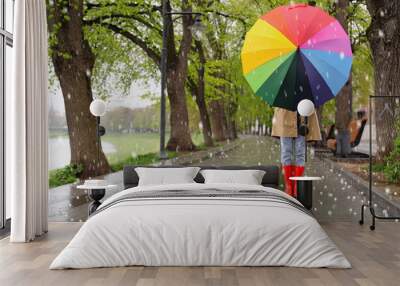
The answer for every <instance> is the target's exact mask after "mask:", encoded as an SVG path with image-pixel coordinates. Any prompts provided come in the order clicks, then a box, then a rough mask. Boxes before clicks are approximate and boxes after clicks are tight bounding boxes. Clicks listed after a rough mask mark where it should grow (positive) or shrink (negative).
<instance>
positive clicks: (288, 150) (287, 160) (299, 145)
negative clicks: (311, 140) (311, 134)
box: [281, 136, 306, 166]
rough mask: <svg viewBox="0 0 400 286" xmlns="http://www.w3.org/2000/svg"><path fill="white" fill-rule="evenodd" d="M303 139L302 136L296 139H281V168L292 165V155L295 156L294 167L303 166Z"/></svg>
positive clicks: (304, 150) (304, 156)
mask: <svg viewBox="0 0 400 286" xmlns="http://www.w3.org/2000/svg"><path fill="white" fill-rule="evenodd" d="M304 139H305V138H304V136H298V137H296V138H292V137H281V163H282V165H283V166H287V165H293V154H294V155H295V156H294V162H295V165H296V166H304V165H305V161H306V153H305V152H306V142H305V141H304ZM293 145H294V146H293ZM293 147H294V148H293ZM293 149H294V150H293Z"/></svg>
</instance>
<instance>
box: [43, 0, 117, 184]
mask: <svg viewBox="0 0 400 286" xmlns="http://www.w3.org/2000/svg"><path fill="white" fill-rule="evenodd" d="M54 5H58V4H54ZM49 11H50V10H49ZM65 11H67V12H65ZM62 13H68V17H69V20H65V19H64V18H63V17H62ZM60 15H61V16H60ZM49 16H52V17H54V18H53V19H51V20H49V21H48V22H49V31H50V32H54V35H55V37H56V41H57V42H56V43H55V44H53V46H52V47H51V48H52V53H51V55H52V61H53V65H54V69H55V73H56V75H57V77H58V79H59V81H60V85H61V89H62V93H63V97H64V104H65V112H66V118H67V125H68V134H69V142H70V149H71V164H79V165H82V166H83V168H84V169H83V172H82V174H81V176H80V177H81V178H82V179H85V178H89V177H93V176H98V175H103V174H106V173H109V172H110V166H109V164H108V162H107V158H106V157H105V155H104V153H103V150H102V148H101V144H100V145H98V143H97V128H96V126H97V123H96V118H95V117H94V116H93V115H91V113H90V111H89V105H90V103H91V102H92V99H93V97H92V89H91V73H92V70H93V66H94V61H95V57H94V55H93V53H92V51H91V49H90V46H89V44H88V42H87V41H86V40H85V39H84V34H83V30H82V18H83V2H82V1H78V3H77V5H68V6H67V9H65V8H63V7H57V6H56V7H54V13H53V14H52V15H49ZM53 21H54V22H53ZM54 23H60V24H61V25H60V28H59V29H58V30H56V29H54ZM61 152H62V150H61Z"/></svg>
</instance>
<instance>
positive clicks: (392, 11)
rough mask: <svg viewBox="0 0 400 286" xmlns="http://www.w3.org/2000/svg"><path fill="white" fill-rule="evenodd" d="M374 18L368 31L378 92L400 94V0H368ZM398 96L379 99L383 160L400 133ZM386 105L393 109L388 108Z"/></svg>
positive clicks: (378, 131)
mask: <svg viewBox="0 0 400 286" xmlns="http://www.w3.org/2000/svg"><path fill="white" fill-rule="evenodd" d="M367 8H368V11H369V13H370V14H371V17H372V21H371V25H370V26H369V28H368V31H367V37H368V41H369V43H370V45H371V49H372V55H373V62H374V66H375V95H376V96H400V33H399V30H400V2H399V1H392V0H367ZM395 102H396V100H395V99H394V98H386V99H376V100H375V110H376V111H377V112H375V124H376V140H377V145H378V150H377V154H376V158H377V160H378V161H382V160H383V159H384V158H385V157H386V156H387V155H388V154H389V153H390V152H391V151H392V150H393V147H394V145H393V144H394V139H395V138H396V136H397V132H396V131H397V128H396V117H395ZM385 105H386V106H387V107H389V109H390V110H391V111H392V112H380V113H378V112H379V111H383V110H385Z"/></svg>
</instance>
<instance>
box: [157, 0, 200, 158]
mask: <svg viewBox="0 0 400 286" xmlns="http://www.w3.org/2000/svg"><path fill="white" fill-rule="evenodd" d="M167 3H168V0H162V17H163V32H162V50H161V67H160V70H161V102H160V155H159V156H160V159H162V160H164V159H167V158H168V154H167V152H166V150H165V126H166V99H165V95H166V88H167V84H166V83H167V64H168V40H169V38H168V32H169V28H170V26H171V25H172V23H173V22H174V21H175V20H176V19H178V18H181V17H183V16H185V15H195V16H196V18H195V20H194V24H193V25H192V26H191V31H192V34H193V36H194V37H195V38H196V39H199V38H200V37H201V35H200V34H201V33H202V32H203V30H204V27H203V25H202V23H201V15H202V13H199V12H184V11H182V12H168V9H167ZM171 15H179V17H177V18H175V19H172V22H171V21H170V17H169V16H171Z"/></svg>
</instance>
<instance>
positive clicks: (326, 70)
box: [241, 3, 353, 196]
mask: <svg viewBox="0 0 400 286" xmlns="http://www.w3.org/2000/svg"><path fill="white" fill-rule="evenodd" d="M241 61H242V69H243V74H244V77H245V78H246V80H247V82H248V84H249V86H250V88H251V89H252V90H253V92H254V94H255V95H256V96H259V97H260V98H262V99H263V100H264V101H265V102H267V103H268V104H269V105H270V106H273V107H275V108H276V109H275V115H274V118H273V130H272V135H275V136H278V137H280V140H281V152H282V158H281V159H282V165H283V170H284V177H285V182H286V187H285V190H286V192H287V193H288V194H289V195H292V196H296V195H297V194H296V188H295V186H294V185H293V184H292V183H291V181H290V180H289V177H291V176H300V175H302V174H303V172H304V163H305V158H306V143H305V140H308V141H310V140H320V139H321V134H320V130H319V125H318V120H317V116H316V114H315V112H314V105H315V107H316V108H317V107H320V106H322V105H323V104H324V103H325V102H327V101H329V100H331V99H333V98H335V96H336V95H337V94H338V93H339V92H340V90H341V89H342V87H343V86H344V85H345V84H346V82H347V81H348V79H349V75H350V71H351V64H352V61H353V53H352V50H351V43H350V39H349V36H348V35H347V33H346V31H345V30H344V29H343V27H342V26H341V24H340V23H339V21H337V19H335V18H334V17H332V16H330V15H329V14H328V13H326V12H325V11H323V10H322V9H321V8H319V7H314V5H307V4H305V3H299V4H294V3H293V4H289V5H285V6H280V7H277V8H275V9H273V10H271V11H269V12H268V13H266V14H264V15H262V16H261V17H260V18H259V19H258V20H257V21H256V22H255V23H254V25H253V26H252V27H251V29H250V30H249V31H248V32H247V33H246V38H245V41H244V43H243V48H242V51H241ZM304 100H307V101H308V102H309V103H312V106H313V108H312V110H313V112H312V113H304V114H302V112H301V109H298V105H299V103H301V102H302V101H304ZM297 110H298V111H299V114H300V115H301V114H302V116H299V115H298V113H297ZM304 116H306V117H304ZM307 120H308V123H309V128H308V134H306V133H307V132H304V131H306V129H307V128H304V126H302V125H303V124H301V123H302V122H303V121H307Z"/></svg>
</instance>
